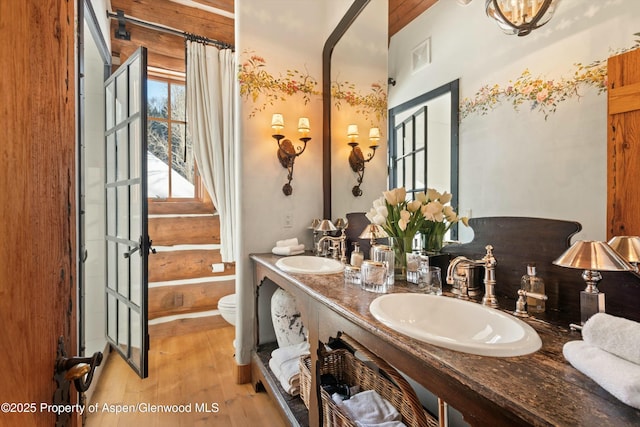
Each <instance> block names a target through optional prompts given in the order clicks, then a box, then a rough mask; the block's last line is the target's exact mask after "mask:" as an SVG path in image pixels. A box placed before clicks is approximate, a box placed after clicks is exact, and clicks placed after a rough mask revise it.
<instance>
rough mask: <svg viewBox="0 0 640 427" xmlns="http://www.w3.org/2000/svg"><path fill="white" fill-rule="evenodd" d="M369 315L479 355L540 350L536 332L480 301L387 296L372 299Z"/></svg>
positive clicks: (431, 340)
mask: <svg viewBox="0 0 640 427" xmlns="http://www.w3.org/2000/svg"><path fill="white" fill-rule="evenodd" d="M369 310H370V311H371V314H372V315H373V317H375V318H376V319H377V320H379V321H380V322H382V323H384V324H385V325H387V326H388V327H390V328H391V329H393V330H395V331H397V332H400V333H402V334H404V335H408V336H410V337H412V338H416V339H418V340H421V341H424V342H427V343H430V344H433V345H437V346H440V347H444V348H448V349H450V350H457V351H461V352H464V353H470V354H477V355H481V356H496V357H510V356H523V355H525V354H530V353H533V352H535V351H537V350H539V349H540V347H541V346H542V341H541V340H540V337H539V336H538V334H537V333H536V331H535V330H534V329H533V328H532V327H531V326H529V325H528V324H526V323H525V322H523V321H522V320H520V319H517V318H516V317H513V316H511V315H509V314H507V313H504V312H502V311H499V310H496V309H493V308H489V307H485V306H482V305H480V304H477V303H474V302H470V301H463V300H458V299H455V298H448V297H443V296H436V295H426V294H414V293H403V294H387V295H382V296H380V297H378V298H376V299H375V300H373V301H372V302H371V305H370V306H369Z"/></svg>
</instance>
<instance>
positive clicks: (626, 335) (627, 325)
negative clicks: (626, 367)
mask: <svg viewBox="0 0 640 427" xmlns="http://www.w3.org/2000/svg"><path fill="white" fill-rule="evenodd" d="M582 339H583V340H584V342H586V343H587V344H589V345H592V346H595V347H598V348H600V349H602V350H605V351H608V352H609V353H611V354H615V355H616V356H618V357H622V358H623V359H626V360H628V361H629V362H633V363H635V364H637V365H640V323H638V322H634V321H633V320H629V319H625V318H623V317H616V316H612V315H610V314H607V313H596V314H594V315H593V316H591V317H590V318H589V320H587V321H586V322H585V324H584V326H583V327H582Z"/></svg>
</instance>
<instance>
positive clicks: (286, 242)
mask: <svg viewBox="0 0 640 427" xmlns="http://www.w3.org/2000/svg"><path fill="white" fill-rule="evenodd" d="M276 246H278V247H284V246H298V238H297V237H293V238H291V239H284V240H278V241H277V242H276Z"/></svg>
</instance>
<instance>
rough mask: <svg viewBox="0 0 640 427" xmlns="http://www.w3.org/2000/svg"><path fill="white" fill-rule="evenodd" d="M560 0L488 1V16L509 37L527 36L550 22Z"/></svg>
mask: <svg viewBox="0 0 640 427" xmlns="http://www.w3.org/2000/svg"><path fill="white" fill-rule="evenodd" d="M558 3H560V0H487V3H486V9H487V16H489V17H491V18H493V19H495V20H496V21H497V22H498V26H499V27H500V28H501V29H502V31H504V32H505V33H506V34H509V35H514V34H516V35H518V36H526V35H527V34H529V33H530V32H531V31H533V30H535V29H536V28H539V27H541V26H543V25H544V24H546V23H547V22H549V20H550V19H551V17H552V16H553V13H554V12H555V10H556V7H557V6H558Z"/></svg>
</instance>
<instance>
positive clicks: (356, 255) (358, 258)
mask: <svg viewBox="0 0 640 427" xmlns="http://www.w3.org/2000/svg"><path fill="white" fill-rule="evenodd" d="M362 261H364V254H363V253H362V252H360V243H358V242H355V243H354V244H353V252H351V265H353V266H354V267H360V266H361V265H362Z"/></svg>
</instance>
